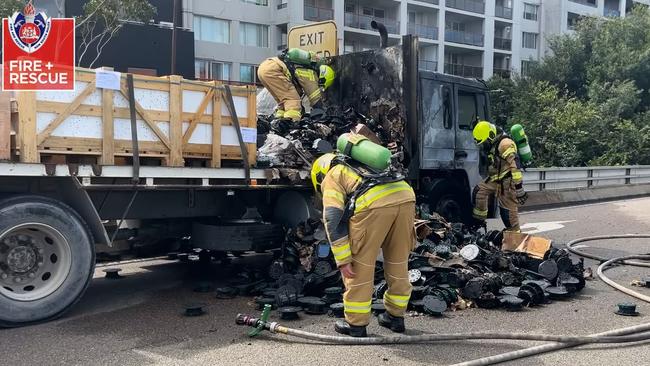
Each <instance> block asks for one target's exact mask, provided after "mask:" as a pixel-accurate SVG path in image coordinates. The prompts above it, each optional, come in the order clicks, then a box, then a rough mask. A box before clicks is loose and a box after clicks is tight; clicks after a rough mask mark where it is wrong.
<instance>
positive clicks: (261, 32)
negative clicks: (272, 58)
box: [239, 22, 269, 47]
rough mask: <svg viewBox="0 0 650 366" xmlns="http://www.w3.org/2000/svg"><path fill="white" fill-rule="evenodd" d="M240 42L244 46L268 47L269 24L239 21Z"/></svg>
mask: <svg viewBox="0 0 650 366" xmlns="http://www.w3.org/2000/svg"><path fill="white" fill-rule="evenodd" d="M239 42H240V43H241V44H242V45H244V46H254V47H268V46H269V26H268V25H262V24H255V23H244V22H241V23H239Z"/></svg>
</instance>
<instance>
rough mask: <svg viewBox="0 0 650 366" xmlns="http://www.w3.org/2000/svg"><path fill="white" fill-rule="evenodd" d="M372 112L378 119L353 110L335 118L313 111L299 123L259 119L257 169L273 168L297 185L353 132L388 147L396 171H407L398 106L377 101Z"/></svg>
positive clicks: (388, 102)
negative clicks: (318, 158) (321, 158)
mask: <svg viewBox="0 0 650 366" xmlns="http://www.w3.org/2000/svg"><path fill="white" fill-rule="evenodd" d="M371 112H372V113H373V115H376V116H378V119H376V120H375V119H373V118H372V117H369V116H365V115H363V114H361V113H358V112H357V111H356V110H354V109H353V108H348V109H346V110H345V111H343V112H341V113H340V114H335V115H334V114H327V113H325V111H323V110H313V111H312V112H311V114H309V115H306V116H305V117H304V118H303V119H302V120H301V121H300V122H299V123H292V122H290V121H288V120H272V118H271V117H268V116H258V122H257V123H258V126H262V127H261V128H260V129H259V131H260V135H259V136H258V152H257V153H258V158H257V163H258V167H260V168H272V169H274V170H275V173H274V175H275V177H276V178H289V179H290V180H291V181H292V182H293V183H297V181H300V180H303V179H305V178H306V175H305V174H299V172H300V171H305V172H308V171H309V168H310V166H311V163H312V162H313V161H314V160H315V159H316V158H317V157H318V156H320V155H322V154H324V153H328V152H331V151H333V149H334V148H335V146H336V140H337V139H338V137H339V136H341V135H342V134H344V133H348V132H354V133H357V134H361V135H363V136H365V137H366V138H368V139H369V140H370V141H373V142H375V143H377V144H380V145H383V146H386V147H388V148H389V149H390V150H391V152H392V153H393V155H394V159H393V169H395V170H397V171H400V172H404V171H405V170H404V167H403V165H402V161H403V157H404V153H403V148H402V142H403V140H404V124H403V123H402V122H399V121H401V120H400V119H399V118H397V117H396V116H398V115H399V107H398V106H397V105H396V103H395V102H393V101H390V100H378V101H375V102H373V103H372V104H371ZM396 121H397V122H396Z"/></svg>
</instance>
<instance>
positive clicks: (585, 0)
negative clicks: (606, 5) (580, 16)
mask: <svg viewBox="0 0 650 366" xmlns="http://www.w3.org/2000/svg"><path fill="white" fill-rule="evenodd" d="M569 1H571V2H573V3H578V4H582V5H587V6H592V7H594V8H595V7H597V6H598V4H597V3H596V0H569Z"/></svg>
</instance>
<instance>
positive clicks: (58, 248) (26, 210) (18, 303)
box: [0, 196, 95, 327]
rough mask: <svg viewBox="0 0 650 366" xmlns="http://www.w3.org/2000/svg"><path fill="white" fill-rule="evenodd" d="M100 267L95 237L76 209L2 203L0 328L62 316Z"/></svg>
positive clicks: (17, 200)
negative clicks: (95, 269)
mask: <svg viewBox="0 0 650 366" xmlns="http://www.w3.org/2000/svg"><path fill="white" fill-rule="evenodd" d="M94 267H95V250H94V245H93V240H92V235H91V234H90V233H89V231H88V229H87V227H86V224H85V223H84V221H83V219H82V218H81V217H80V216H79V215H78V214H77V213H76V212H75V211H74V210H73V209H72V208H70V207H68V206H67V205H65V204H63V203H61V202H59V201H56V200H53V199H50V198H46V197H40V196H16V197H12V198H9V199H6V200H3V201H0V327H17V326H23V325H27V324H32V323H37V322H42V321H46V320H51V319H54V318H57V317H59V316H61V315H62V314H63V313H64V312H65V311H66V310H68V309H69V308H70V307H71V306H72V305H74V304H75V303H76V302H77V301H78V300H79V298H81V296H82V295H83V293H84V291H85V290H86V288H87V287H88V284H89V283H90V280H91V279H92V276H93V273H94Z"/></svg>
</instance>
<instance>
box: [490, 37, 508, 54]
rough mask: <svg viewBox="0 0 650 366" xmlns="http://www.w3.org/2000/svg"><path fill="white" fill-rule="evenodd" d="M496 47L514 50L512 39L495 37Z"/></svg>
mask: <svg viewBox="0 0 650 366" xmlns="http://www.w3.org/2000/svg"><path fill="white" fill-rule="evenodd" d="M494 48H497V49H500V50H506V51H510V50H512V39H509V38H499V37H494Z"/></svg>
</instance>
